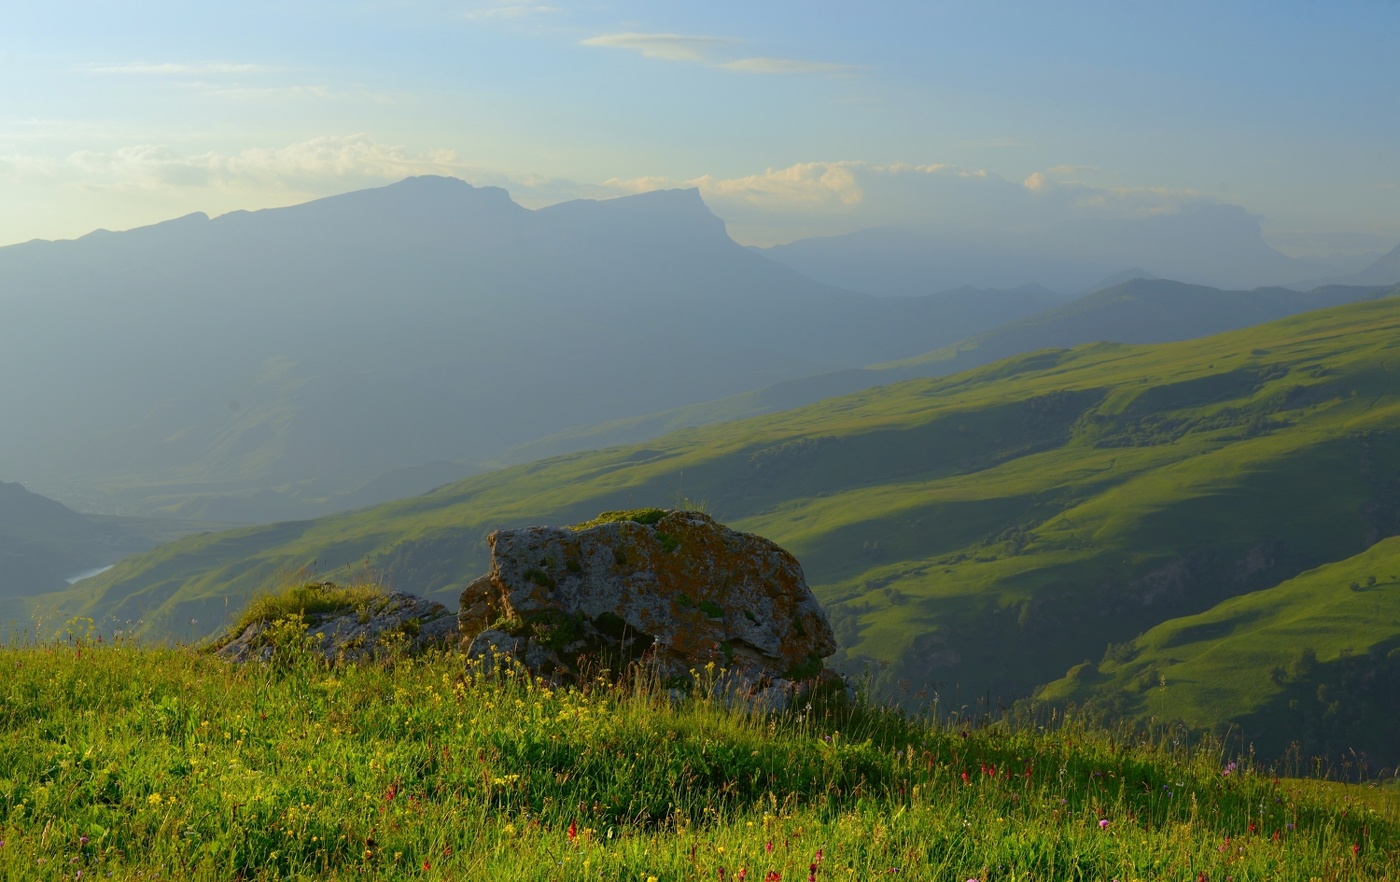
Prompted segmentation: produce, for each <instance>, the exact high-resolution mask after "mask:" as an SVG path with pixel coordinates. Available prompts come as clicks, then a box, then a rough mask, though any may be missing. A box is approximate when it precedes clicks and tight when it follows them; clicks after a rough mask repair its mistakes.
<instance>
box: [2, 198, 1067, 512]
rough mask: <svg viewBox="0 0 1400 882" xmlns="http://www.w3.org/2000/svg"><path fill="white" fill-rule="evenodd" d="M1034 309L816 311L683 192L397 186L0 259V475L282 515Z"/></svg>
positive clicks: (123, 498)
mask: <svg viewBox="0 0 1400 882" xmlns="http://www.w3.org/2000/svg"><path fill="white" fill-rule="evenodd" d="M1052 304H1053V300H1052V299H1050V298H1048V297H1047V296H1045V295H1043V294H1041V293H1040V292H1035V291H1028V292H1022V293H1018V294H1008V295H1005V296H1003V297H999V298H997V299H996V301H995V302H994V303H990V302H989V303H985V304H979V303H976V302H972V301H969V300H968V299H967V298H963V299H962V300H958V298H956V297H951V298H943V299H940V298H918V299H896V298H877V297H872V296H870V295H865V294H858V293H854V292H848V291H842V290H838V289H834V288H831V287H827V286H823V285H820V284H817V283H815V282H812V281H810V280H809V279H807V278H805V277H804V276H802V275H800V274H798V273H796V272H794V271H793V270H791V269H789V268H787V267H784V266H781V265H779V264H776V263H774V262H772V261H770V260H768V259H766V258H764V257H762V256H760V255H757V254H754V253H753V252H751V251H749V250H748V249H746V248H743V247H741V246H739V245H738V244H736V243H735V242H733V240H731V239H730V238H729V237H728V236H727V235H726V233H725V229H724V224H723V222H722V221H721V220H720V219H719V218H717V217H715V216H714V215H713V214H712V213H711V212H710V211H709V210H708V209H707V208H706V207H705V205H704V203H703V201H702V200H701V199H700V196H699V194H698V192H697V191H695V190H673V191H660V192H653V193H645V194H641V195H638V196H632V197H625V198H620V199H615V200H610V201H605V202H596V201H590V200H580V201H576V202H570V203H563V204H560V205H555V206H551V207H549V208H545V209H540V210H538V211H531V210H528V209H525V208H522V207H521V206H519V205H517V204H515V203H514V202H512V201H511V200H510V197H509V195H508V194H507V193H506V192H505V191H504V190H500V189H496V188H490V187H487V188H475V187H472V186H470V185H468V184H466V183H464V182H462V181H459V180H456V179H451V178H432V177H425V178H411V179H408V180H405V181H403V182H400V183H398V184H394V185H391V186H388V187H383V188H379V189H375V190H365V191H358V192H355V193H348V194H344V195H341V196H334V197H330V198H327V199H320V200H316V201H314V202H310V203H306V204H304V205H298V206H292V207H289V208H279V209H268V210H263V211H255V212H232V213H230V214H227V215H223V216H221V217H218V218H215V219H212V220H211V219H209V218H207V217H205V216H204V215H200V214H195V215H189V216H186V217H183V218H178V219H176V220H172V221H168V222H166V223H162V224H156V225H154V226H151V227H145V228H141V229H137V230H131V231H128V232H123V233H109V232H97V233H93V234H91V235H89V236H85V237H83V238H82V239H78V240H74V241H65V242H31V243H27V244H24V245H17V246H10V247H7V248H0V308H3V309H4V310H5V314H6V317H7V321H6V322H5V323H4V324H3V325H0V410H3V412H4V413H6V414H7V419H6V421H5V422H4V423H3V424H0V464H3V467H4V468H5V469H6V476H7V477H11V478H22V479H24V480H25V481H26V482H28V483H29V484H31V485H32V486H35V487H37V488H42V489H43V490H44V491H45V492H47V493H49V494H50V495H53V496H57V497H60V498H64V499H68V500H70V501H74V502H76V503H80V504H81V505H82V506H83V507H84V508H86V509H88V510H106V511H113V510H121V511H133V512H143V513H162V514H173V515H184V514H189V515H195V516H203V517H212V518H216V519H220V520H228V519H244V520H248V521H260V520H272V519H278V518H288V517H302V516H306V515H309V514H314V513H318V512H323V511H327V510H333V509H335V508H343V507H346V506H350V505H357V504H367V503H368V502H376V501H381V500H382V499H384V498H392V497H384V496H379V497H377V498H376V497H375V495H374V494H375V492H376V488H383V492H394V493H402V492H408V491H410V490H412V491H414V492H421V491H423V490H427V489H429V488H430V487H432V486H435V485H434V484H431V483H426V482H428V481H430V480H436V478H437V477H439V476H440V475H441V474H442V472H441V470H437V471H434V470H431V469H429V470H426V471H425V470H423V467H424V466H426V465H427V464H430V463H435V462H436V463H443V462H446V463H463V465H462V468H461V471H460V472H459V473H458V475H457V476H459V477H460V476H461V475H462V474H466V473H469V472H470V471H471V467H470V466H469V465H466V464H467V463H470V462H473V461H479V460H481V459H484V458H489V457H490V456H492V455H493V454H496V453H498V452H499V451H501V450H503V449H505V448H507V447H509V446H511V445H513V444H518V443H522V442H525V441H529V440H531V439H533V438H538V437H541V436H545V435H549V434H551V433H553V432H556V431H559V430H561V429H565V428H567V427H569V426H574V425H580V424H585V423H596V422H599V421H604V420H608V419H615V418H619V417H626V416H639V415H642V414H646V413H650V412H654V411H657V410H662V409H665V408H668V407H674V406H676V405H678V404H686V403H692V402H696V401H704V400H710V399H714V398H720V397H723V396H726V395H732V394H735V393H739V392H743V391H746V390H750V389H755V388H761V387H763V386H766V385H769V384H771V383H773V382H776V381H780V380H783V379H788V378H796V377H801V376H805V375H808V374H812V373H820V372H823V371H827V370H832V369H835V368H841V367H855V366H859V365H861V364H866V363H869V362H871V361H879V360H887V359H889V358H895V357H900V356H910V355H914V354H916V353H918V352H922V351H925V350H927V349H929V348H930V347H932V346H937V345H945V344H947V343H951V342H953V341H955V340H957V339H960V338H962V337H965V336H967V335H968V334H970V333H975V332H976V331H978V330H982V329H984V328H986V327H990V326H992V325H994V324H996V323H998V322H1000V321H1003V320H1005V318H1006V317H1007V316H1019V315H1026V314H1029V313H1030V312H1033V311H1035V310H1038V309H1043V308H1046V307H1048V306H1050V305H1052ZM51 341H62V345H61V346H56V345H54V344H53V343H52V342H51ZM59 400H61V401H63V402H65V407H63V408H53V407H51V406H49V405H50V402H53V401H59ZM388 473H394V474H396V475H398V476H400V479H398V480H396V481H394V482H390V483H392V487H390V486H389V484H384V483H382V482H381V483H376V481H377V480H378V479H377V476H381V475H385V474H388ZM415 476H416V477H415ZM413 480H419V481H420V484H418V485H417V486H414V485H413V484H412V481H413Z"/></svg>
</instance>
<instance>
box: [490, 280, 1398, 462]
mask: <svg viewBox="0 0 1400 882" xmlns="http://www.w3.org/2000/svg"><path fill="white" fill-rule="evenodd" d="M1130 275H1131V274H1130ZM1389 290H1391V289H1390V288H1376V287H1346V286H1330V287H1323V288H1316V289H1314V290H1310V291H1307V292H1299V291H1293V290H1290V289H1287V288H1259V289H1256V290H1253V291H1224V290H1221V289H1219V288H1208V287H1205V286H1202V285H1187V284H1185V283H1183V282H1174V281H1171V280H1168V279H1144V278H1140V277H1138V276H1136V275H1132V277H1130V278H1129V279H1127V280H1126V281H1122V282H1119V283H1118V284H1115V285H1114V286H1113V287H1111V288H1105V289H1103V290H1099V291H1096V292H1095V293H1093V294H1090V295H1087V296H1085V297H1081V298H1078V299H1076V300H1073V301H1070V302H1068V303H1062V304H1060V305H1058V306H1055V307H1053V308H1050V309H1045V310H1043V311H1041V312H1038V313H1035V314H1033V315H1028V316H1026V317H1024V318H1020V319H1008V320H1007V321H1006V322H1004V323H1002V324H1000V325H998V326H997V327H994V328H991V329H989V330H986V331H983V332H982V333H979V334H974V335H972V336H970V337H968V338H967V339H964V340H961V341H959V342H957V343H955V344H953V345H951V346H946V347H943V348H940V349H936V350H933V351H932V352H926V353H923V354H921V355H918V356H915V357H913V358H909V359H904V360H902V361H897V362H893V363H889V364H877V365H870V366H867V367H862V368H854V369H849V370H842V371H831V372H829V373H824V374H817V375H813V376H808V377H801V378H798V379H794V380H784V381H782V382H779V383H774V384H773V385H771V386H768V387H765V388H763V389H757V390H754V391H751V392H742V393H740V394H738V395H733V396H730V397H727V398H722V399H719V400H716V401H706V402H702V403H700V404H691V405H686V406H683V407H675V408H670V409H667V410H664V411H660V412H658V413H654V414H648V415H647V416H643V417H632V418H628V419H622V420H613V421H610V422H605V423H601V424H598V425H592V426H586V427H582V428H576V429H571V430H566V431H564V432H559V433H556V434H554V435H549V436H546V437H544V438H539V439H536V440H533V441H529V442H526V443H524V444H520V445H517V446H515V447H512V448H510V449H508V450H506V451H505V452H504V453H503V454H501V455H500V456H498V457H497V458H496V459H495V460H494V463H495V464H513V463H518V462H527V461H529V460H532V459H539V458H542V457H545V456H552V455H554V454H558V453H568V452H571V451H575V450H587V449H592V448H596V447H602V446H605V445H611V444H630V443H636V442H639V441H644V440H646V439H648V438H654V437H656V436H658V435H662V434H665V433H666V432H668V431H674V430H676V429H681V428H687V427H691V426H703V425H706V424H708V423H716V422H724V421H728V420H735V419H742V418H744V417H751V416H757V415H759V414H765V413H774V412H775V411H779V410H787V409H790V408H794V407H801V406H802V405H805V404H812V403H814V402H817V401H821V400H822V399H824V398H834V397H836V396H840V395H849V394H851V393H852V392H859V391H860V390H862V389H869V388H872V387H874V386H882V385H886V384H889V383H895V382H898V381H900V380H907V379H911V378H914V377H940V376H946V375H948V374H954V373H957V372H958V371H964V370H969V369H971V368H975V367H980V366H982V365H985V364H991V363H992V362H994V361H998V360H1000V359H1003V358H1010V357H1011V356H1014V355H1020V354H1022V353H1026V352H1034V351H1036V350H1038V349H1051V348H1066V347H1070V346H1079V345H1081V344H1084V343H1093V342H1102V341H1107V342H1112V343H1165V342H1169V341H1172V340H1190V339H1193V338H1196V337H1205V336H1209V335H1211V334H1218V333H1220V332H1222V331H1228V330H1233V329H1235V328H1246V327H1249V326H1251V325H1257V324H1262V323H1264V322H1268V321H1272V320H1274V319H1278V318H1283V317H1284V316H1288V315H1296V314H1297V313H1300V312H1306V311H1308V310H1312V309H1320V308H1322V307H1325V306H1336V305H1339V304H1343V303H1351V302H1354V301H1357V300H1366V299H1372V298H1375V297H1378V296H1381V295H1383V294H1384V293H1386V292H1387V291H1389ZM988 293H991V292H988Z"/></svg>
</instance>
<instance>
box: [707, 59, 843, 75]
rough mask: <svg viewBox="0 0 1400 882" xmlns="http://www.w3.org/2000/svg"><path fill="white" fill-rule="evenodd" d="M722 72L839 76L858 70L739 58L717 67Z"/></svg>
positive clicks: (790, 61)
mask: <svg viewBox="0 0 1400 882" xmlns="http://www.w3.org/2000/svg"><path fill="white" fill-rule="evenodd" d="M718 66H719V67H721V68H723V69H724V70H732V71H738V72H739V73H759V74H841V73H855V72H856V71H857V70H859V68H857V67H856V66H854V65H850V64H832V63H829V62H825V61H797V60H795V59H791V58H740V59H737V60H735V61H726V62H724V63H723V64H720V65H718Z"/></svg>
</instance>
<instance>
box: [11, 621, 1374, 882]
mask: <svg viewBox="0 0 1400 882" xmlns="http://www.w3.org/2000/svg"><path fill="white" fill-rule="evenodd" d="M299 630H300V629H299V628H296V627H295V626H292V627H281V628H277V629H276V631H275V633H278V634H279V635H280V636H279V637H277V638H276V639H275V650H274V654H273V657H272V659H271V660H270V662H269V663H268V664H248V665H232V664H229V663H227V662H226V661H224V660H223V659H220V658H217V657H215V656H214V655H212V654H211V653H206V652H199V651H195V650H191V649H188V648H178V649H162V648H154V647H137V646H133V645H131V644H127V643H123V642H118V643H116V644H106V645H95V644H94V643H92V642H91V641H90V640H88V639H87V638H86V637H85V636H84V634H83V632H82V631H81V629H79V631H78V632H77V633H75V634H71V635H68V636H67V637H66V638H65V639H64V640H62V641H53V642H50V643H44V644H34V645H30V646H25V647H20V648H6V647H0V670H4V671H5V672H6V676H5V677H4V678H0V731H3V732H4V733H5V737H4V738H3V739H0V879H6V880H23V882H31V880H34V882H44V880H70V882H71V880H74V879H79V880H84V879H115V880H150V879H177V880H191V882H193V880H210V882H229V880H247V882H253V880H268V882H271V880H347V879H364V880H394V882H399V880H404V879H424V880H443V882H449V880H477V879H493V880H494V879H508V880H529V882H535V880H539V882H543V880H551V882H585V880H598V879H606V880H610V882H620V880H631V882H662V880H667V882H676V880H721V882H745V880H747V882H780V880H788V882H794V880H801V879H806V880H836V879H851V880H871V879H886V878H893V879H917V880H964V879H974V880H982V882H992V880H995V882H1010V880H1017V882H1024V880H1032V879H1034V880H1056V882H1103V880H1108V879H1119V880H1124V882H1126V880H1159V879H1173V880H1180V879H1194V880H1198V882H1199V880H1203V879H1213V880H1228V879H1240V880H1247V879H1248V880H1259V879H1268V880H1272V882H1312V880H1319V879H1326V880H1329V882H1372V880H1378V879H1394V878H1396V874H1397V873H1400V848H1397V845H1400V799H1397V797H1400V793H1397V792H1396V791H1395V789H1394V788H1393V787H1381V786H1375V785H1368V786H1358V785H1356V784H1351V785H1342V784H1340V783H1338V782H1336V781H1302V780H1296V779H1290V778H1286V777H1284V778H1280V777H1276V776H1274V775H1273V774H1271V770H1270V769H1268V767H1266V766H1262V765H1260V764H1258V763H1256V762H1252V761H1251V760H1250V759H1249V758H1248V757H1245V756H1237V755H1236V754H1233V753H1228V752H1226V751H1223V750H1222V749H1221V747H1220V745H1219V743H1218V742H1214V741H1212V740H1209V739H1202V740H1199V741H1197V740H1193V741H1192V742H1191V743H1190V744H1185V743H1182V742H1181V740H1180V739H1178V738H1175V737H1173V735H1174V733H1171V732H1158V733H1155V734H1154V735H1153V736H1152V737H1148V738H1144V737H1142V736H1141V735H1139V734H1137V733H1133V732H1128V731H1124V730H1119V731H1104V730H1099V729H1096V728H1094V727H1092V726H1087V725H1085V724H1084V723H1083V722H1082V721H1080V720H1078V719H1074V718H1071V719H1065V718H1060V719H1058V720H1055V721H1053V722H1052V723H1051V724H1050V725H1045V726H1017V725H1006V724H997V725H993V726H988V727H983V726H976V725H974V726H969V725H967V723H966V721H961V720H954V721H950V722H948V723H942V724H940V723H932V724H931V723H930V722H929V721H923V720H917V721H916V720H913V719H909V718H907V717H902V716H900V715H897V714H893V713H889V712H888V711H884V710H879V709H871V708H869V707H868V706H865V705H862V704H857V705H855V706H853V707H835V708H825V707H822V706H821V705H820V703H819V704H818V707H816V708H815V709H807V710H804V712H802V713H790V714H782V715H779V714H764V713H758V712H753V711H749V710H747V709H745V708H743V707H741V706H735V705H733V704H731V703H729V702H725V701H719V700H711V699H709V698H708V697H706V696H705V693H704V692H703V691H702V690H701V689H696V691H695V693H694V696H693V698H690V699H687V700H682V701H675V700H673V699H672V698H671V697H669V696H668V695H666V694H665V693H664V692H663V691H662V690H661V688H660V687H659V685H658V684H657V683H656V681H655V679H652V678H649V677H648V676H647V675H646V672H645V671H644V670H643V671H639V672H634V677H633V678H631V679H630V680H629V681H624V682H623V683H621V684H616V685H615V684H612V683H610V682H609V681H608V680H607V679H601V680H599V681H596V682H594V683H592V684H591V685H590V686H589V688H587V689H576V688H559V689H554V688H549V687H548V686H547V685H545V684H543V683H540V682H537V681H534V680H532V679H531V678H529V677H526V676H520V675H519V674H518V672H517V671H515V670H511V671H509V673H507V674H505V675H504V676H500V677H493V676H485V675H484V674H483V673H482V672H481V670H480V669H479V668H478V667H477V666H476V664H475V662H472V661H470V660H466V659H464V658H463V657H462V656H461V655H459V654H456V653H436V652H434V653H430V654H428V655H426V656H424V657H420V658H417V659H405V658H403V657H401V656H395V657H391V658H389V659H384V660H381V661H380V662H377V663H368V664H355V665H346V666H343V667H331V668H328V667H327V666H326V664H325V662H324V659H322V658H320V657H319V656H318V655H315V654H314V653H313V652H307V651H304V650H303V649H302V648H301V647H300V646H299V645H298V642H297V641H296V639H295V637H294V636H293V635H294V634H295V633H296V632H298V631H299Z"/></svg>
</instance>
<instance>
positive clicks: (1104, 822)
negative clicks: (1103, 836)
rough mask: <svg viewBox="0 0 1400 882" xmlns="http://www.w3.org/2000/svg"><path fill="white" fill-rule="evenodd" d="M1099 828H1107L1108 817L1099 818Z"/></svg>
mask: <svg viewBox="0 0 1400 882" xmlns="http://www.w3.org/2000/svg"><path fill="white" fill-rule="evenodd" d="M1099 829H1100V830H1107V829H1108V818H1099Z"/></svg>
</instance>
